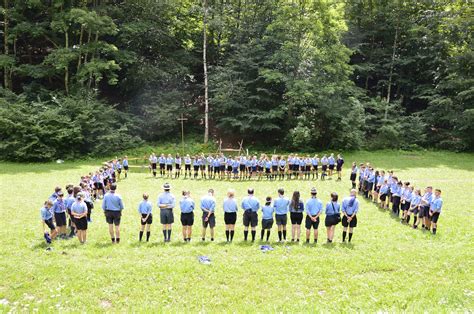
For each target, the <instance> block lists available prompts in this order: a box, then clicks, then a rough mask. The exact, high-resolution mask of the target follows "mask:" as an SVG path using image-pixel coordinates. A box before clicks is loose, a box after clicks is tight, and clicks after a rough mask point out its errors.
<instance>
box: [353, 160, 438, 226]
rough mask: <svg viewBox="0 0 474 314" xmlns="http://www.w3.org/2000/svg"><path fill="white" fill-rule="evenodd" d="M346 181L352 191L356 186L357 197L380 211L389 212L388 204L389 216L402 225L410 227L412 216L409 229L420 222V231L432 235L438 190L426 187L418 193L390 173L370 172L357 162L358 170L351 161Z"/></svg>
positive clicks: (436, 214) (418, 190) (372, 170)
mask: <svg viewBox="0 0 474 314" xmlns="http://www.w3.org/2000/svg"><path fill="white" fill-rule="evenodd" d="M357 175H359V177H358V184H357V182H356V180H357ZM350 180H351V181H352V188H353V189H354V188H356V186H357V187H358V190H359V193H360V194H362V195H364V197H365V198H367V199H370V200H372V202H374V203H376V204H377V205H378V206H379V207H380V208H383V209H390V205H391V211H392V214H393V215H394V216H395V217H399V218H400V221H401V222H402V223H404V224H407V225H410V220H411V216H412V215H413V224H412V225H410V226H412V227H413V228H414V229H417V228H418V225H419V224H420V222H421V225H422V230H428V231H432V232H433V234H436V229H437V223H438V219H439V216H440V214H441V209H442V207H443V200H442V198H441V190H440V189H435V190H434V191H433V187H432V186H427V187H425V189H424V191H423V193H422V191H421V189H420V188H418V187H415V186H413V185H412V184H410V182H409V181H404V182H403V181H402V180H401V179H400V178H398V177H397V176H396V175H394V173H393V171H388V172H387V173H386V172H385V171H384V170H377V169H374V167H372V166H371V164H370V163H366V164H363V163H361V164H360V165H359V167H358V166H357V164H356V163H355V162H354V163H353V164H352V168H351V176H350Z"/></svg>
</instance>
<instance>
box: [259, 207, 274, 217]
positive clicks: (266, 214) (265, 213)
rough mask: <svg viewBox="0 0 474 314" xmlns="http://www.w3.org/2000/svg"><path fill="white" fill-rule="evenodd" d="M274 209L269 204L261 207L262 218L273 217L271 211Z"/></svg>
mask: <svg viewBox="0 0 474 314" xmlns="http://www.w3.org/2000/svg"><path fill="white" fill-rule="evenodd" d="M274 212H275V209H274V208H273V206H271V205H268V206H267V205H265V206H263V207H262V219H273V213H274Z"/></svg>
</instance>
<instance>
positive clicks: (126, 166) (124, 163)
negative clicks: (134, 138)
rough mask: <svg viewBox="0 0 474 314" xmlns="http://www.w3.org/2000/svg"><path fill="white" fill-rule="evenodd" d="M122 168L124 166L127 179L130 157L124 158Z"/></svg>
mask: <svg viewBox="0 0 474 314" xmlns="http://www.w3.org/2000/svg"><path fill="white" fill-rule="evenodd" d="M122 166H123V172H124V176H125V178H126V177H127V176H128V157H127V156H125V157H123V161H122Z"/></svg>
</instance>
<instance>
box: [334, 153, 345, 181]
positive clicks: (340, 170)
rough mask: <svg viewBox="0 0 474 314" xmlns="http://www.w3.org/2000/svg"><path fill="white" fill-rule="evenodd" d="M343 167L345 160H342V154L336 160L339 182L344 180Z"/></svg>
mask: <svg viewBox="0 0 474 314" xmlns="http://www.w3.org/2000/svg"><path fill="white" fill-rule="evenodd" d="M343 165H344V158H342V156H341V154H338V155H337V159H336V171H337V181H341V180H342V166H343Z"/></svg>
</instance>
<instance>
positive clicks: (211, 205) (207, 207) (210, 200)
mask: <svg viewBox="0 0 474 314" xmlns="http://www.w3.org/2000/svg"><path fill="white" fill-rule="evenodd" d="M201 209H202V211H203V212H206V213H207V212H211V213H213V212H214V211H215V210H216V199H215V198H214V196H212V195H206V196H203V197H202V198H201Z"/></svg>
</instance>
